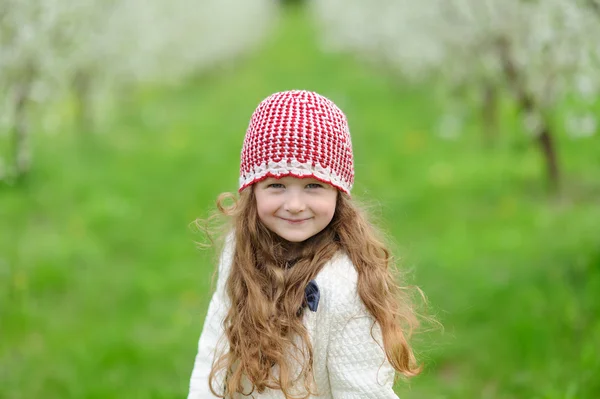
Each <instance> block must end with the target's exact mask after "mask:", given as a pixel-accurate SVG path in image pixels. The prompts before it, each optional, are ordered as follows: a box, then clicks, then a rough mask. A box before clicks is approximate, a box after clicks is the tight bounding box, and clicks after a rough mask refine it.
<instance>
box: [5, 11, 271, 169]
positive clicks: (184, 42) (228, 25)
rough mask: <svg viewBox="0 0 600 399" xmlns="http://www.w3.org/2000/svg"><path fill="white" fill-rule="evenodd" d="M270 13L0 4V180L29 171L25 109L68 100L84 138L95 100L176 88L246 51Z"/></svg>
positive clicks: (267, 23)
mask: <svg viewBox="0 0 600 399" xmlns="http://www.w3.org/2000/svg"><path fill="white" fill-rule="evenodd" d="M277 8H278V5H277V4H276V3H274V2H273V1H271V0H245V1H241V0H206V1H202V2H196V1H193V0H171V1H160V0H149V1H143V0H119V1H117V0H47V1H22V0H3V1H2V2H0V122H2V125H0V134H2V132H9V133H8V134H9V135H10V137H11V141H12V143H13V144H12V146H11V148H12V150H11V155H10V156H9V157H8V163H7V164H8V165H7V166H6V167H5V168H2V162H0V180H6V179H11V180H12V179H17V178H19V177H20V176H23V175H25V174H26V173H27V171H28V170H29V167H30V160H31V153H30V150H29V148H30V146H29V144H28V143H29V141H30V131H29V129H30V127H29V126H30V124H31V123H30V122H31V118H32V116H33V115H31V113H32V107H31V104H32V103H36V104H37V105H38V106H37V107H36V110H39V112H40V113H41V114H44V112H45V111H46V112H47V113H48V114H50V113H51V112H52V111H53V108H52V105H53V103H56V102H64V101H67V98H68V97H69V96H72V97H74V98H75V100H76V101H75V103H76V105H77V109H78V112H77V120H78V127H79V129H80V130H82V131H84V132H90V131H92V130H93V126H94V119H95V114H96V112H95V110H94V102H95V101H97V100H98V99H99V98H101V97H102V98H106V97H108V98H111V99H114V98H115V97H118V95H116V94H117V93H120V92H121V91H122V90H123V88H132V87H137V86H139V85H147V84H159V85H164V84H177V83H180V82H183V81H185V79H186V78H188V77H189V76H190V75H193V74H197V73H201V72H202V71H205V70H207V69H210V68H213V67H214V66H216V65H218V64H219V63H220V62H223V61H224V60H228V59H233V58H235V57H237V56H239V55H240V54H243V53H245V52H248V51H250V50H252V49H253V47H254V46H255V45H256V44H257V43H258V42H259V41H260V40H261V39H262V38H263V37H264V35H265V33H266V32H268V30H269V28H270V26H271V21H273V20H274V19H275V17H276V12H277ZM35 116H36V117H40V115H35ZM0 161H2V158H1V157H0ZM3 170H4V173H3V172H2V171H3Z"/></svg>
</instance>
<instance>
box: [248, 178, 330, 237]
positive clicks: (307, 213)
mask: <svg viewBox="0 0 600 399" xmlns="http://www.w3.org/2000/svg"><path fill="white" fill-rule="evenodd" d="M337 194H338V193H337V189H336V188H335V187H333V186H330V185H329V184H327V183H323V182H321V181H319V180H316V179H313V178H305V179H300V178H297V177H291V176H286V177H283V178H281V179H275V178H272V177H269V178H267V179H265V180H262V181H260V182H258V183H256V186H255V188H254V195H255V198H256V206H257V209H258V217H259V218H260V220H261V222H262V223H263V224H264V225H265V226H267V228H268V229H269V230H271V231H272V232H274V233H275V234H277V235H278V236H279V237H281V238H283V239H285V240H287V241H290V242H302V241H305V240H307V239H309V238H310V237H312V236H314V235H315V234H317V233H319V232H320V231H321V230H323V229H324V228H325V227H327V225H328V224H329V222H331V219H333V214H334V213H335V205H336V202H337Z"/></svg>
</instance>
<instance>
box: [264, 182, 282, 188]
mask: <svg viewBox="0 0 600 399" xmlns="http://www.w3.org/2000/svg"><path fill="white" fill-rule="evenodd" d="M267 187H269V188H284V185H283V184H281V183H272V184H269V185H268V186H267Z"/></svg>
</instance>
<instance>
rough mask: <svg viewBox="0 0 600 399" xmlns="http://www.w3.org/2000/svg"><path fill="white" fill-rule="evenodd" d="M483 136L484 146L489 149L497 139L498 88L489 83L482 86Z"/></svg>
mask: <svg viewBox="0 0 600 399" xmlns="http://www.w3.org/2000/svg"><path fill="white" fill-rule="evenodd" d="M481 111H482V117H483V136H484V142H485V145H486V146H488V147H491V146H493V145H494V143H495V142H496V139H497V137H498V129H499V126H498V88H497V87H496V86H494V85H493V84H491V83H489V82H485V83H484V85H483V109H482V110H481Z"/></svg>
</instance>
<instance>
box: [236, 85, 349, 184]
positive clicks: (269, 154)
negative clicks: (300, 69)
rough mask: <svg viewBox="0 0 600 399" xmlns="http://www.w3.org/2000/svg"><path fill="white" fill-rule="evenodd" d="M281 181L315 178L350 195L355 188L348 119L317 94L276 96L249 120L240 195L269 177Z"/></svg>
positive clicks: (295, 93) (243, 151)
mask: <svg viewBox="0 0 600 399" xmlns="http://www.w3.org/2000/svg"><path fill="white" fill-rule="evenodd" d="M284 176H295V177H313V178H315V179H317V180H320V181H322V182H325V183H328V184H331V185H332V186H333V187H336V188H338V189H339V190H341V191H343V192H345V193H348V194H349V193H350V189H351V188H352V184H353V183H354V160H353V156H352V142H351V140H350V131H349V130H348V122H347V120H346V116H345V115H344V113H343V112H342V111H341V110H340V109H339V108H338V107H337V106H336V105H335V104H334V103H333V102H332V101H330V100H328V99H327V98H325V97H323V96H321V95H319V94H317V93H314V92H310V91H304V90H292V91H284V92H281V93H275V94H272V95H271V96H269V97H267V98H266V99H264V100H263V101H262V102H261V103H260V104H259V105H258V107H257V108H256V110H255V111H254V113H253V114H252V118H251V120H250V124H249V126H248V130H247V131H246V136H245V138H244V145H243V147H242V159H241V165H240V189H239V191H242V190H243V189H244V188H246V187H248V186H250V185H252V184H254V183H256V182H259V181H261V180H264V179H266V178H267V177H275V178H280V177H284Z"/></svg>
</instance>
